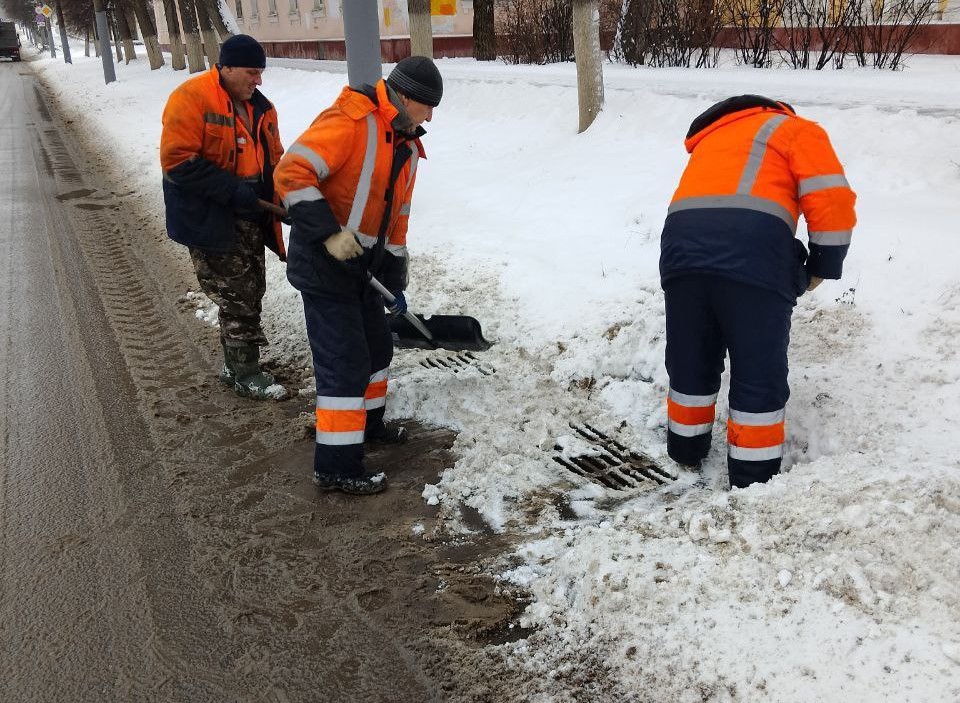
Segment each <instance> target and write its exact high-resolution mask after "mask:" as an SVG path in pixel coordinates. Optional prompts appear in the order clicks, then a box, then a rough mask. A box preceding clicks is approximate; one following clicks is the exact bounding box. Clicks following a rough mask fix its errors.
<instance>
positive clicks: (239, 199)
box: [230, 181, 260, 212]
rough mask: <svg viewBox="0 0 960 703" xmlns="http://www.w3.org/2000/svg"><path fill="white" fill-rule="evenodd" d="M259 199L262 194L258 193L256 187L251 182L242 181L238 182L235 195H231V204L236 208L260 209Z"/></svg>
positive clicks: (250, 210) (249, 210) (246, 209)
mask: <svg viewBox="0 0 960 703" xmlns="http://www.w3.org/2000/svg"><path fill="white" fill-rule="evenodd" d="M259 199H260V196H259V195H258V194H257V190H256V188H254V187H253V186H252V185H250V184H249V183H244V182H243V181H240V182H239V183H237V189H236V190H235V191H233V195H232V196H231V197H230V204H231V205H232V206H233V209H234V210H243V211H246V212H252V211H256V210H259V209H260V203H259V202H257V201H258V200H259Z"/></svg>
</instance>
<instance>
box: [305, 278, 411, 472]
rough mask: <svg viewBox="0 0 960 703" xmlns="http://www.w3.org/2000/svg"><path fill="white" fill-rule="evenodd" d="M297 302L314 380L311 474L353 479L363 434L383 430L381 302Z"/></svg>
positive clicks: (372, 296) (359, 466)
mask: <svg viewBox="0 0 960 703" xmlns="http://www.w3.org/2000/svg"><path fill="white" fill-rule="evenodd" d="M302 297H303V310H304V315H305V316H306V321H307V335H308V337H309V338H310V349H311V351H312V352H313V369H314V375H315V376H316V381H317V438H316V451H315V454H314V471H315V472H317V473H325V474H336V475H341V476H357V475H359V474H361V473H363V471H364V466H363V440H364V434H365V432H366V431H368V430H373V431H374V432H375V431H377V429H379V428H380V427H382V425H383V415H384V407H385V402H386V392H387V372H388V369H389V367H390V362H391V361H392V360H393V339H392V337H391V335H390V327H389V325H388V324H387V320H386V316H385V313H384V309H383V298H382V297H381V296H380V295H379V294H378V293H376V292H375V291H373V290H370V291H364V292H363V293H362V294H361V295H360V296H359V297H357V298H356V299H355V300H349V301H344V300H336V299H332V298H327V297H320V296H311V295H309V294H306V293H304V294H302Z"/></svg>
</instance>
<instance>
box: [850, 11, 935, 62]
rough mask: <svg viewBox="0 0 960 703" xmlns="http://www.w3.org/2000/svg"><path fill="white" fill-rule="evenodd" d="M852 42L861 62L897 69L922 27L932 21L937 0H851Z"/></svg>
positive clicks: (858, 60) (854, 52) (853, 49)
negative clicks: (868, 56) (869, 56)
mask: <svg viewBox="0 0 960 703" xmlns="http://www.w3.org/2000/svg"><path fill="white" fill-rule="evenodd" d="M850 2H851V3H852V4H853V5H854V6H855V11H854V12H853V14H852V16H851V22H850V23H851V28H850V46H851V49H852V51H853V54H854V57H855V58H856V60H857V63H858V64H859V65H860V66H865V65H866V63H867V54H868V53H869V54H870V55H871V59H872V64H873V67H874V68H889V69H890V70H893V71H895V70H897V69H898V68H900V66H901V62H902V60H903V56H904V54H905V53H907V51H908V49H909V48H910V47H911V46H912V45H913V43H914V41H915V39H916V37H917V34H918V32H919V30H920V28H921V27H924V26H926V25H927V24H929V23H930V20H931V19H932V18H933V16H934V12H935V10H936V4H935V2H934V0H866V1H865V0H850Z"/></svg>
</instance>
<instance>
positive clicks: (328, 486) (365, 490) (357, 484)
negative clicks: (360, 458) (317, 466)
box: [313, 471, 387, 496]
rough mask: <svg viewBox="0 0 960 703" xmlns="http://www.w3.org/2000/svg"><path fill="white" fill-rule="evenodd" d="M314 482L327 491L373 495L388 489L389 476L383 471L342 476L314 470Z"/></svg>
mask: <svg viewBox="0 0 960 703" xmlns="http://www.w3.org/2000/svg"><path fill="white" fill-rule="evenodd" d="M313 482H314V484H316V486H317V488H320V489H322V490H325V491H343V492H344V493H351V494H353V495H365V496H368V495H373V494H374V493H381V492H382V491H385V490H387V476H386V474H384V473H383V472H382V471H381V472H380V473H377V474H371V473H366V472H365V473H362V474H360V475H359V476H340V475H338V474H324V473H320V472H318V471H314V472H313Z"/></svg>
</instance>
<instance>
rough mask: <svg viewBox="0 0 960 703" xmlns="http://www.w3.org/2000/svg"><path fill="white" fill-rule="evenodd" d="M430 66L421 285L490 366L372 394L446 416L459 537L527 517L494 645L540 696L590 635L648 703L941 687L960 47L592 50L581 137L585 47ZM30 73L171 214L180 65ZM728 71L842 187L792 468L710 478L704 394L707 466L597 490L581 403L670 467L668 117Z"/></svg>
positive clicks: (412, 366)
mask: <svg viewBox="0 0 960 703" xmlns="http://www.w3.org/2000/svg"><path fill="white" fill-rule="evenodd" d="M439 65H440V68H441V71H442V72H443V73H444V75H445V78H446V89H445V93H444V99H443V102H442V104H441V106H440V107H439V108H438V109H437V110H436V113H435V119H434V121H433V122H432V123H431V124H430V125H427V127H428V129H429V134H428V135H427V137H426V138H425V140H424V143H425V147H426V150H427V156H428V160H427V161H426V162H425V163H423V164H421V167H420V169H419V171H418V188H417V193H416V195H415V197H414V205H413V215H412V222H411V228H410V237H409V241H410V248H411V250H412V252H413V262H412V285H411V288H410V290H409V294H408V300H409V302H410V304H411V308H412V309H415V310H416V311H418V312H424V313H437V312H443V313H459V312H462V313H466V314H470V315H473V316H475V317H477V318H479V319H480V320H481V322H482V323H483V325H484V331H485V334H486V336H487V337H488V338H491V339H493V340H495V342H496V344H495V346H494V347H493V348H492V349H491V350H490V351H488V352H485V353H483V354H482V355H480V354H478V355H477V358H478V359H482V363H483V364H484V365H485V366H486V367H487V368H485V370H487V371H489V370H490V369H493V370H495V373H492V374H491V373H487V374H484V373H481V371H480V369H478V368H476V367H475V366H472V365H470V366H468V367H467V368H466V369H465V370H463V371H462V372H460V373H456V374H454V373H446V372H440V371H437V370H435V369H428V368H425V367H424V366H422V365H421V364H420V361H421V360H423V359H424V358H425V357H427V356H431V355H435V354H429V353H427V352H419V351H410V352H400V353H399V354H398V357H397V360H396V362H395V368H394V376H395V380H394V381H393V382H392V384H391V396H390V404H389V406H388V412H389V413H390V414H391V415H392V416H395V417H416V418H419V419H421V420H423V421H426V422H432V423H436V424H440V425H444V426H448V427H452V428H455V429H456V430H457V431H458V432H459V436H458V439H457V442H456V445H455V448H454V449H455V452H456V455H457V457H458V458H457V461H456V464H455V465H453V466H451V467H449V469H448V470H447V471H446V472H445V473H444V475H443V477H442V480H441V481H440V482H439V484H438V485H436V486H426V487H425V489H424V499H425V500H429V501H431V502H439V503H440V504H441V506H442V507H443V511H444V514H445V515H446V516H448V518H449V522H448V524H449V525H450V527H451V529H454V530H456V529H467V528H466V527H463V526H462V525H461V523H460V522H459V521H458V519H457V516H458V511H459V506H460V505H461V504H466V505H469V506H471V507H472V508H474V509H476V510H478V511H479V512H480V513H481V514H482V515H483V517H484V518H485V519H486V520H487V521H488V522H489V524H490V525H491V526H492V527H493V528H494V529H496V530H503V531H507V532H510V533H512V534H514V535H517V537H518V543H519V544H521V546H520V547H519V548H518V549H517V551H516V553H515V554H513V555H510V557H509V559H508V560H507V561H506V562H505V563H504V564H503V565H502V566H501V567H500V570H499V572H498V575H499V576H501V577H502V578H503V579H505V580H508V581H510V582H513V583H515V584H519V585H522V586H524V587H525V588H526V589H528V590H529V592H530V594H531V597H532V602H531V604H530V606H529V608H528V609H527V611H526V612H525V614H524V616H523V622H522V624H523V625H524V626H530V627H534V628H535V629H534V630H533V631H532V634H531V635H530V636H529V637H528V638H527V639H524V640H521V641H519V642H516V643H512V644H507V645H503V646H504V647H505V648H506V649H507V650H508V652H509V653H510V655H511V656H512V658H513V661H515V662H516V665H517V666H519V667H526V668H529V669H530V670H531V671H536V672H539V673H541V674H542V675H543V684H542V700H545V701H547V700H558V699H561V698H562V696H561V694H559V693H557V691H562V690H563V686H562V685H561V684H553V683H551V682H552V681H555V680H562V679H563V678H564V677H566V676H569V675H570V674H571V671H573V670H575V669H576V667H577V666H578V663H579V661H580V653H581V652H582V651H584V648H589V649H590V650H592V651H593V652H595V653H598V654H599V655H600V657H601V658H602V659H603V660H605V661H606V662H607V664H608V665H609V666H610V667H611V668H612V670H613V671H614V673H615V676H617V677H618V678H619V680H620V684H621V685H622V687H623V688H624V689H625V690H628V691H631V692H632V693H633V696H634V697H635V699H636V700H649V701H701V700H709V701H725V700H738V701H838V702H840V701H842V702H843V703H848V702H850V701H870V702H873V701H911V702H912V701H943V702H947V701H957V700H960V550H958V538H960V458H958V446H960V442H958V441H957V439H956V436H957V432H956V423H957V420H958V418H960V384H958V379H960V359H958V356H957V348H958V336H960V246H958V241H957V233H958V224H957V223H958V220H960V165H958V164H960V119H958V115H960V91H958V89H957V85H958V79H960V60H958V59H956V58H948V57H915V58H913V59H911V60H910V62H909V68H908V69H907V70H906V71H903V72H900V73H895V74H894V73H878V72H873V71H869V70H865V71H858V70H845V71H842V72H823V73H816V72H793V71H789V70H768V71H756V70H751V69H745V68H738V67H729V68H724V69H717V70H705V71H697V70H650V69H642V68H641V69H634V68H629V67H624V66H612V65H608V66H606V67H605V79H606V97H607V102H606V107H605V109H604V111H603V113H602V114H601V115H600V117H599V118H598V120H597V121H596V123H595V124H594V125H593V126H592V127H591V128H590V130H589V131H588V132H586V133H585V134H582V135H579V136H578V135H577V134H576V125H577V109H576V87H575V86H576V82H575V73H574V67H573V66H572V65H559V66H547V67H512V66H504V65H502V64H496V63H494V64H484V65H480V64H476V63H474V62H472V61H469V60H459V59H458V60H443V61H440V62H439ZM33 66H34V67H35V68H37V69H38V70H39V71H40V73H41V74H42V76H43V78H44V80H45V81H47V82H48V84H49V85H50V86H52V88H53V91H54V93H55V94H56V95H57V97H58V99H59V100H60V101H61V103H62V104H63V105H64V107H65V109H66V110H67V111H68V113H70V115H71V116H72V118H73V119H74V120H79V121H80V122H81V123H82V124H83V125H84V126H85V128H86V129H87V131H88V132H89V133H90V134H93V135H96V138H97V139H98V140H99V142H100V143H101V146H102V148H103V149H104V150H110V151H113V152H114V153H115V154H116V157H117V163H118V164H119V167H120V168H122V169H123V170H124V172H126V174H128V176H129V178H130V181H131V186H132V188H134V189H135V190H137V191H138V192H139V195H140V196H141V197H142V198H143V200H144V201H145V202H146V203H147V204H148V205H149V206H151V207H155V208H157V209H158V211H159V209H160V208H161V207H162V201H161V195H160V167H159V163H158V156H157V154H158V140H159V135H160V113H161V111H162V109H163V105H164V103H165V100H166V97H167V95H168V94H169V92H170V91H171V90H172V89H173V87H174V86H175V85H177V84H178V83H179V82H181V81H182V80H184V79H186V78H187V77H188V76H187V75H186V74H185V73H183V72H178V73H174V72H173V71H172V70H170V69H169V68H165V69H163V70H160V71H155V72H150V71H149V70H148V66H147V65H146V61H145V59H143V60H141V61H138V62H136V65H134V64H131V65H128V66H123V65H120V66H118V67H117V73H118V76H119V82H118V83H115V84H112V85H110V86H106V87H105V86H104V85H103V81H102V74H101V65H100V62H99V60H98V59H94V58H89V59H85V58H84V57H83V56H82V47H80V46H77V47H75V48H74V65H73V66H66V65H64V64H63V63H62V61H60V60H56V61H54V60H51V59H49V58H46V59H40V60H38V61H36V62H34V63H33ZM324 67H329V64H323V65H320V66H318V65H316V64H310V63H309V62H298V61H286V62H271V67H270V68H269V70H268V71H267V72H266V74H265V85H264V87H263V90H264V93H265V94H266V95H267V96H268V97H269V98H270V99H271V100H273V101H274V102H275V104H276V105H277V106H278V109H279V114H280V127H281V135H282V136H283V140H284V143H285V144H286V145H289V144H291V143H292V142H293V141H294V140H295V139H296V137H297V136H298V135H299V134H300V132H301V131H302V130H303V129H304V128H305V127H306V126H307V125H308V124H309V122H310V121H311V120H312V119H313V117H314V116H315V115H316V114H317V113H318V112H319V111H320V110H321V109H323V108H324V107H326V106H327V105H328V104H329V103H330V102H331V101H332V100H333V99H334V97H335V96H336V95H337V93H338V92H339V90H340V89H341V87H342V85H343V83H344V82H345V73H344V72H343V67H342V66H340V67H333V68H334V70H332V71H328V70H317V69H318V68H324ZM386 68H387V69H389V67H386ZM739 93H760V94H766V95H770V96H771V97H774V98H778V99H784V100H787V101H788V102H791V103H792V104H793V105H794V106H795V107H796V108H797V111H798V112H799V113H800V114H801V115H804V116H807V117H810V118H812V119H815V120H818V121H819V122H821V123H822V124H823V125H824V127H825V128H826V129H827V131H828V132H829V134H830V135H831V138H832V140H833V142H834V146H835V147H836V149H837V152H838V153H839V154H840V157H841V160H842V161H843V162H844V164H845V166H846V169H847V175H848V178H849V181H850V183H851V184H852V186H853V188H854V189H855V190H856V191H857V193H858V196H859V200H858V214H859V220H860V223H859V226H858V227H857V230H856V232H855V234H854V243H853V245H852V247H851V251H850V255H849V257H848V259H847V264H846V271H845V276H844V279H843V280H842V281H841V282H830V281H828V282H826V283H824V284H823V285H822V286H821V287H820V288H818V289H817V290H816V291H815V292H814V293H813V294H808V295H806V296H804V298H803V299H802V300H801V302H800V304H799V305H798V307H797V310H796V313H795V316H794V327H793V344H792V347H791V385H792V388H793V396H792V397H791V400H790V403H789V406H788V409H787V417H788V425H787V432H788V440H787V441H788V452H787V457H786V460H785V466H786V468H787V472H786V473H785V474H784V475H782V476H780V477H778V478H777V479H776V480H774V481H772V482H771V483H770V484H768V485H764V486H755V487H751V488H749V489H746V490H734V491H729V490H727V488H726V486H725V445H724V431H723V420H724V419H725V406H724V405H723V404H722V403H721V406H720V413H719V415H720V420H718V423H717V426H716V428H715V430H716V431H715V436H714V440H715V446H714V449H713V452H712V453H711V455H710V457H709V458H708V461H707V464H706V466H705V469H704V472H703V474H702V475H701V474H692V473H686V472H682V471H681V472H679V474H678V477H677V480H676V481H672V482H669V483H667V484H666V485H664V486H662V487H656V486H654V485H652V484H651V485H650V486H647V487H641V488H637V489H632V490H628V491H612V490H609V489H605V488H603V487H601V486H599V485H598V484H595V483H592V482H589V481H587V480H585V479H582V478H580V477H579V476H577V475H575V474H574V473H572V472H570V471H568V470H567V469H565V468H564V467H563V466H561V465H560V464H559V463H558V462H557V461H555V460H554V456H555V455H557V454H561V453H562V454H563V455H564V456H567V457H570V456H576V455H578V454H581V453H584V452H596V451H597V448H596V446H595V445H591V444H590V443H589V442H587V441H586V440H585V439H584V438H583V437H581V436H579V435H577V433H576V432H575V430H574V429H573V428H572V427H571V423H574V424H580V423H589V424H590V425H591V426H593V427H596V428H598V429H599V430H601V431H603V432H605V433H606V434H607V435H609V436H610V437H613V438H615V439H617V440H618V441H619V442H621V443H622V444H623V445H625V446H627V447H630V448H633V449H635V450H637V451H639V452H641V453H644V454H646V455H649V456H650V457H652V458H653V459H655V460H657V461H658V462H661V463H662V465H663V466H664V467H665V468H666V469H668V470H669V471H671V472H676V471H677V469H676V467H674V466H672V465H671V464H670V462H669V461H668V460H667V459H666V457H665V446H664V435H665V427H664V426H665V408H664V394H665V389H666V374H665V371H664V369H663V343H664V339H663V337H664V321H663V297H662V295H661V292H660V290H659V282H658V277H657V258H658V254H659V233H660V228H661V226H662V223H663V218H664V216H665V213H666V207H667V203H668V201H669V199H670V196H671V194H672V191H673V189H674V187H675V185H676V182H677V180H678V177H679V174H680V172H681V170H682V168H683V166H684V164H685V156H686V155H685V152H684V150H683V146H682V141H683V137H684V134H685V133H686V130H687V126H688V125H689V123H690V121H691V120H692V119H693V118H694V117H695V116H696V115H697V114H699V113H700V112H701V111H702V110H703V109H705V108H706V107H707V106H708V105H710V104H711V103H713V102H715V101H716V100H718V99H721V98H723V97H726V96H728V95H733V94H739ZM801 236H802V235H801ZM268 275H269V283H268V286H269V292H268V295H267V298H266V300H265V306H266V316H267V319H268V324H269V326H270V328H271V329H272V330H273V331H274V333H273V335H274V340H273V341H274V353H275V354H278V353H279V354H289V355H290V356H291V357H294V356H296V355H300V358H304V357H305V354H306V348H307V347H306V339H305V332H304V328H303V322H302V319H301V316H302V312H301V308H300V304H299V299H298V297H297V294H296V292H295V291H294V290H293V289H292V288H290V287H289V286H288V285H287V283H286V280H285V278H284V271H283V266H282V265H281V264H279V263H278V262H276V261H274V262H273V263H272V264H271V266H270V269H269V273H268ZM214 319H215V318H214ZM198 324H204V323H203V322H198ZM724 392H725V390H724V391H722V393H721V395H723V393H724ZM306 393H309V390H307V391H306ZM556 447H559V449H556ZM308 470H309V467H307V466H304V471H305V472H306V471H308ZM413 538H416V537H413Z"/></svg>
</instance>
